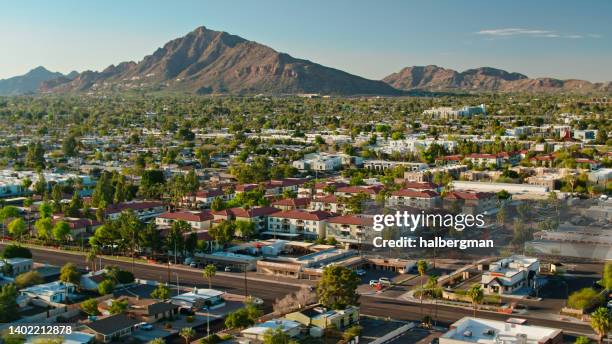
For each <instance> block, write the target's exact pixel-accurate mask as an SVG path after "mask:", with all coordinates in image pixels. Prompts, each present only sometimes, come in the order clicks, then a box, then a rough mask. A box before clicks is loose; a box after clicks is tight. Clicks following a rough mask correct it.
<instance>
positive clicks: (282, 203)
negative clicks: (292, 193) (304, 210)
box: [272, 197, 310, 207]
mask: <svg viewBox="0 0 612 344" xmlns="http://www.w3.org/2000/svg"><path fill="white" fill-rule="evenodd" d="M308 204H310V198H306V197H304V198H284V199H280V200H278V201H276V202H274V203H272V206H277V207H287V206H289V207H298V206H307V205H308Z"/></svg>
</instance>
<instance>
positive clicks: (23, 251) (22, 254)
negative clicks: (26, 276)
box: [2, 245, 32, 259]
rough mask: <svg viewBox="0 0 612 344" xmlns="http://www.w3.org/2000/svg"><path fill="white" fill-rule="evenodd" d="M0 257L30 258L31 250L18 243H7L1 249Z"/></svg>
mask: <svg viewBox="0 0 612 344" xmlns="http://www.w3.org/2000/svg"><path fill="white" fill-rule="evenodd" d="M2 258H5V259H9V258H32V252H30V250H29V249H28V248H26V247H23V246H19V245H7V246H5V247H4V251H2Z"/></svg>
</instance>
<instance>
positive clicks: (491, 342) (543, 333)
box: [440, 317, 561, 344]
mask: <svg viewBox="0 0 612 344" xmlns="http://www.w3.org/2000/svg"><path fill="white" fill-rule="evenodd" d="M559 333H561V330H559V329H555V328H549V327H541V326H530V325H521V324H516V323H509V322H503V321H497V320H489V319H481V318H472V317H464V318H462V319H460V320H458V321H457V322H455V323H454V324H452V325H451V329H450V330H449V331H448V332H446V333H445V334H443V335H442V336H441V337H440V344H447V343H461V342H465V343H481V344H498V343H505V344H513V343H525V344H537V343H544V342H546V341H547V340H548V339H550V338H553V337H555V336H557V335H558V334H559Z"/></svg>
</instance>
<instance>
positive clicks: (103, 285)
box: [98, 279, 115, 295]
mask: <svg viewBox="0 0 612 344" xmlns="http://www.w3.org/2000/svg"><path fill="white" fill-rule="evenodd" d="M113 289H115V283H114V282H113V281H111V280H109V279H105V280H104V281H102V282H100V284H98V293H100V295H108V294H110V293H112V292H113Z"/></svg>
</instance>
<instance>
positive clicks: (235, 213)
mask: <svg viewBox="0 0 612 344" xmlns="http://www.w3.org/2000/svg"><path fill="white" fill-rule="evenodd" d="M275 212H278V209H276V208H273V207H259V208H251V209H249V210H246V209H243V208H229V209H223V210H218V211H212V212H211V213H212V214H213V215H218V216H225V217H242V218H251V217H258V216H265V215H270V214H272V213H275Z"/></svg>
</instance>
